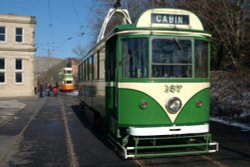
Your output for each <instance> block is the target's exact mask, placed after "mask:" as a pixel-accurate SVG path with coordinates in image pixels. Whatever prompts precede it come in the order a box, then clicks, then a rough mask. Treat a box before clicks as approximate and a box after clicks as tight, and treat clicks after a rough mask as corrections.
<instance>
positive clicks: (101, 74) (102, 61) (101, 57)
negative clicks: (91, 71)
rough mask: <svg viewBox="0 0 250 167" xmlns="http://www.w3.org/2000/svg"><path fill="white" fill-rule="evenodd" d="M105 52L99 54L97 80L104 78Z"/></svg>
mask: <svg viewBox="0 0 250 167" xmlns="http://www.w3.org/2000/svg"><path fill="white" fill-rule="evenodd" d="M104 52H105V50H104V49H102V50H101V51H100V52H99V79H104V76H105V54H104Z"/></svg>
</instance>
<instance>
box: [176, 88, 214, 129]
mask: <svg viewBox="0 0 250 167" xmlns="http://www.w3.org/2000/svg"><path fill="white" fill-rule="evenodd" d="M209 99H210V93H209V89H204V90H202V91H201V92H199V93H197V94H196V95H194V96H193V97H192V98H191V99H190V100H189V101H188V102H187V103H186V104H185V106H184V107H183V109H182V111H181V113H180V114H179V115H178V117H177V118H176V120H175V125H190V124H200V123H207V122H208V121H209V111H210V100H209ZM199 100H201V101H202V106H201V107H198V106H197V101H199Z"/></svg>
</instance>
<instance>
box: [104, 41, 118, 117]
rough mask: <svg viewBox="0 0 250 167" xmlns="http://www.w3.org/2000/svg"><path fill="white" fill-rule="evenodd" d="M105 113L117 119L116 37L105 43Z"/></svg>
mask: <svg viewBox="0 0 250 167" xmlns="http://www.w3.org/2000/svg"><path fill="white" fill-rule="evenodd" d="M105 65H106V71H105V75H106V77H105V78H106V115H107V116H108V117H109V118H113V119H115V120H117V111H116V109H117V103H118V102H117V101H118V100H117V97H118V88H117V85H118V84H117V81H118V79H117V77H118V76H117V38H116V37H113V38H111V39H109V40H108V41H107V43H106V62H105Z"/></svg>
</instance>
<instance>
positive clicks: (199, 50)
mask: <svg viewBox="0 0 250 167" xmlns="http://www.w3.org/2000/svg"><path fill="white" fill-rule="evenodd" d="M195 77H196V78H207V77H208V42H206V41H201V40H196V41H195Z"/></svg>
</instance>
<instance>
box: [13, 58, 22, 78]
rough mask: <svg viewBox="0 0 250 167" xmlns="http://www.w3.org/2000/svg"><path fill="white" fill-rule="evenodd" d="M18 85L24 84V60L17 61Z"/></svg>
mask: <svg viewBox="0 0 250 167" xmlns="http://www.w3.org/2000/svg"><path fill="white" fill-rule="evenodd" d="M15 73H16V83H22V82H23V61H22V59H16V69H15Z"/></svg>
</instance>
